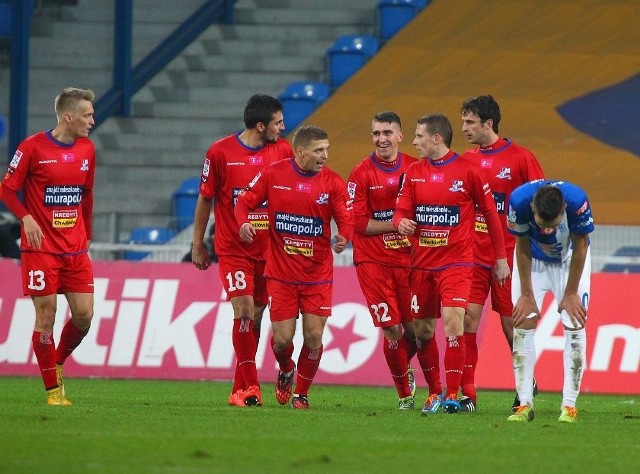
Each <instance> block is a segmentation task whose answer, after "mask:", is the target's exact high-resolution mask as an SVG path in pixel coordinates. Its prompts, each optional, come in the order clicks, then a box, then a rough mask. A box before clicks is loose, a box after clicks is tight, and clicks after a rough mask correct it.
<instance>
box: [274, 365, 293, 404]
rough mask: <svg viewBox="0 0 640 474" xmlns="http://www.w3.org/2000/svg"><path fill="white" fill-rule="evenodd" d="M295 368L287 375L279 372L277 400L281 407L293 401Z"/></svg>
mask: <svg viewBox="0 0 640 474" xmlns="http://www.w3.org/2000/svg"><path fill="white" fill-rule="evenodd" d="M294 372H295V367H294V368H293V369H291V372H289V373H288V374H285V373H284V372H281V371H278V380H277V382H276V400H278V403H279V404H280V405H286V404H287V403H289V400H291V389H292V387H293V374H294Z"/></svg>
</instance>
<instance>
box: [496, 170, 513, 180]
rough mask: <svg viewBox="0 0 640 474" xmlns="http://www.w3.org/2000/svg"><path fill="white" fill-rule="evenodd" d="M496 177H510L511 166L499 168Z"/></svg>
mask: <svg viewBox="0 0 640 474" xmlns="http://www.w3.org/2000/svg"><path fill="white" fill-rule="evenodd" d="M496 178H498V179H511V168H500V172H499V173H498V174H497V175H496Z"/></svg>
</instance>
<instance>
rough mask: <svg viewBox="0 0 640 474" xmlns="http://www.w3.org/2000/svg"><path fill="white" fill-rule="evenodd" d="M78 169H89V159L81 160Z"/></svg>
mask: <svg viewBox="0 0 640 474" xmlns="http://www.w3.org/2000/svg"><path fill="white" fill-rule="evenodd" d="M80 171H89V160H88V159H86V158H85V159H84V160H82V164H81V165H80Z"/></svg>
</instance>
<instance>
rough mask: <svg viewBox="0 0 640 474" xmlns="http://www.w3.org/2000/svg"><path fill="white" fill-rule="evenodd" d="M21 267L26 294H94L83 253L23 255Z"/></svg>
mask: <svg viewBox="0 0 640 474" xmlns="http://www.w3.org/2000/svg"><path fill="white" fill-rule="evenodd" d="M21 268H22V291H23V292H24V294H25V295H32V296H46V295H54V294H57V293H67V292H70V293H93V269H92V268H91V260H90V259H89V254H88V253H86V252H85V253H80V254H77V255H53V254H50V253H43V252H22V265H21Z"/></svg>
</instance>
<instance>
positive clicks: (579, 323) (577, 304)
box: [558, 293, 587, 329]
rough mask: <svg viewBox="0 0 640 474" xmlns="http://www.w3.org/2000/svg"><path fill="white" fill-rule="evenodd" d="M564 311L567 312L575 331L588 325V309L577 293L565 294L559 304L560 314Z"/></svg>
mask: <svg viewBox="0 0 640 474" xmlns="http://www.w3.org/2000/svg"><path fill="white" fill-rule="evenodd" d="M562 311H566V312H567V314H568V315H569V317H570V318H571V322H572V323H573V327H574V328H575V329H581V328H583V327H585V325H586V324H587V309H586V308H585V307H584V306H583V305H582V300H581V299H580V295H578V294H577V293H572V294H565V295H564V296H563V297H562V301H560V303H559V304H558V313H561V312H562Z"/></svg>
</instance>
